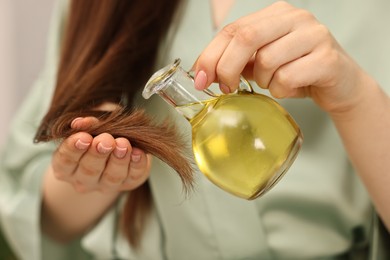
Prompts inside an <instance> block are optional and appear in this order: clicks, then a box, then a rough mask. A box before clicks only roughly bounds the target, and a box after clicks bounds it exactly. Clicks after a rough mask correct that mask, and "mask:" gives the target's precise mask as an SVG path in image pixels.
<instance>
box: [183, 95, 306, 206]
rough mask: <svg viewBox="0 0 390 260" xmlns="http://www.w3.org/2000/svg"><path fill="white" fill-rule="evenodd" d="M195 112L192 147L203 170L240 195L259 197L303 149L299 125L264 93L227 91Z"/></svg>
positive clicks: (186, 108)
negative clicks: (231, 93)
mask: <svg viewBox="0 0 390 260" xmlns="http://www.w3.org/2000/svg"><path fill="white" fill-rule="evenodd" d="M176 109H178V110H179V111H182V112H183V111H186V114H188V113H189V111H192V112H193V114H194V115H195V116H194V117H192V118H191V119H189V121H190V123H191V125H192V141H193V151H194V155H195V160H196V163H197V165H198V167H199V169H200V170H201V172H202V173H203V174H205V175H206V176H207V178H208V179H210V180H211V181H212V182H213V183H214V184H216V185H217V186H219V187H220V188H222V189H224V190H225V191H227V192H230V193H232V194H234V195H236V196H238V197H241V198H245V199H254V198H256V197H258V196H260V195H261V194H263V193H264V192H266V191H267V190H269V189H270V188H271V187H272V186H273V185H274V184H275V183H276V182H277V180H278V179H279V178H280V177H281V176H282V175H283V174H284V173H285V172H286V171H287V169H288V168H289V166H290V164H291V163H292V162H293V160H294V159H295V156H296V154H297V152H298V150H299V148H300V145H301V141H302V137H301V133H300V131H299V127H298V126H297V125H296V123H295V121H294V120H293V119H292V118H291V117H290V115H289V114H288V113H287V112H285V110H284V109H283V108H282V107H281V106H280V105H279V104H278V103H277V102H275V101H274V100H273V99H271V98H269V97H266V96H263V95H260V94H246V93H245V92H243V93H239V94H233V95H222V96H220V97H218V98H215V99H211V100H208V101H206V102H205V104H204V105H202V106H200V105H199V104H189V105H186V106H182V107H176Z"/></svg>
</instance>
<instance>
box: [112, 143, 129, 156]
mask: <svg viewBox="0 0 390 260" xmlns="http://www.w3.org/2000/svg"><path fill="white" fill-rule="evenodd" d="M126 153H127V147H118V146H117V147H115V149H114V155H115V156H116V158H118V159H122V158H124V157H125V156H126Z"/></svg>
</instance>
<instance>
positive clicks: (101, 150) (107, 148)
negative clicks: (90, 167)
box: [97, 143, 112, 154]
mask: <svg viewBox="0 0 390 260" xmlns="http://www.w3.org/2000/svg"><path fill="white" fill-rule="evenodd" d="M97 150H98V152H99V153H102V154H106V153H109V152H111V150H112V146H104V145H103V144H102V143H98V145H97Z"/></svg>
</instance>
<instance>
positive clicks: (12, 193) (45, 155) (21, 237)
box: [0, 0, 67, 259]
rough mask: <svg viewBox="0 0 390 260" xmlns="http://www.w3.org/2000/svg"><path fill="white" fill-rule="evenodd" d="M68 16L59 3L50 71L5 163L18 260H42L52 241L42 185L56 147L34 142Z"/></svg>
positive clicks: (3, 213)
mask: <svg viewBox="0 0 390 260" xmlns="http://www.w3.org/2000/svg"><path fill="white" fill-rule="evenodd" d="M66 12H67V0H65V1H63V0H60V1H58V3H57V4H56V5H55V10H54V12H53V17H52V20H53V21H52V23H51V27H50V31H49V39H48V40H49V41H48V53H47V57H46V60H45V67H44V69H43V71H42V73H41V75H40V77H39V78H38V80H37V81H36V82H35V84H34V85H33V87H32V88H31V90H30V93H29V95H28V96H27V98H26V100H25V101H24V103H23V105H22V106H21V107H20V109H19V111H18V112H17V114H16V115H15V117H14V119H13V122H12V123H11V126H10V129H9V134H8V137H7V140H6V143H5V146H4V147H3V148H2V153H1V157H0V228H1V230H2V231H3V234H4V236H5V237H6V239H7V241H8V243H9V244H10V246H11V248H12V250H13V251H14V253H15V254H16V256H17V258H18V259H42V258H43V255H44V254H43V251H44V247H43V246H42V245H43V244H45V242H44V240H46V239H43V236H42V234H41V231H40V206H41V193H42V192H41V190H42V187H41V184H42V177H43V174H44V172H45V171H46V168H47V166H48V165H49V163H50V160H51V154H52V152H53V150H54V149H55V147H54V145H53V144H51V143H44V144H34V143H33V138H34V135H35V131H36V129H37V127H38V125H39V123H40V120H41V119H42V117H43V116H44V114H45V112H46V110H47V109H48V107H49V104H50V101H51V97H52V93H53V90H54V86H55V81H56V70H57V62H58V53H59V51H58V50H59V45H60V38H61V33H62V28H63V21H64V17H65V15H66ZM46 244H47V243H46ZM52 251H53V250H52ZM57 251H59V250H57ZM50 259H59V258H52V257H51V258H50Z"/></svg>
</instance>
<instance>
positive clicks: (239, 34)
mask: <svg viewBox="0 0 390 260" xmlns="http://www.w3.org/2000/svg"><path fill="white" fill-rule="evenodd" d="M256 33H257V29H256V27H254V26H253V25H249V24H248V25H245V26H241V27H239V29H237V31H236V35H235V37H236V39H237V40H238V41H239V42H240V43H241V44H243V45H246V46H252V45H254V44H255V40H256V37H255V35H256Z"/></svg>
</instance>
